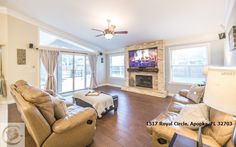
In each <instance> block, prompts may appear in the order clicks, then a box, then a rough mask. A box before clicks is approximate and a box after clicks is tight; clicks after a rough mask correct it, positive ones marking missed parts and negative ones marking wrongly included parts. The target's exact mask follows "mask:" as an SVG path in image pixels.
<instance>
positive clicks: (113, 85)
mask: <svg viewBox="0 0 236 147" xmlns="http://www.w3.org/2000/svg"><path fill="white" fill-rule="evenodd" d="M102 86H112V87H117V88H121V87H122V86H121V85H116V84H110V83H104V84H99V85H98V87H102Z"/></svg>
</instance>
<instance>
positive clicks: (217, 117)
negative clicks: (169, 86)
mask: <svg viewBox="0 0 236 147" xmlns="http://www.w3.org/2000/svg"><path fill="white" fill-rule="evenodd" d="M188 92H189V91H188V90H181V91H180V92H179V94H176V95H175V96H174V97H173V99H172V102H171V103H170V105H169V107H168V110H167V111H166V112H164V113H161V114H160V115H158V116H157V117H156V118H155V119H153V120H152V121H151V122H160V121H164V122H167V123H168V122H173V121H174V120H175V118H176V117H177V116H178V115H179V112H180V111H181V109H182V108H183V107H184V106H185V105H186V104H194V102H193V101H192V100H190V99H188V98H187V94H188ZM209 113H210V115H209V116H210V121H211V122H215V123H217V122H224V121H230V122H232V123H233V124H234V119H233V116H231V115H228V114H225V113H223V112H220V111H217V110H215V109H213V108H210V112H209ZM233 127H234V125H232V126H205V127H204V128H203V130H202V134H203V135H202V140H203V143H204V144H206V145H208V146H211V147H220V146H227V147H233V144H232V141H231V135H232V132H233ZM147 130H148V132H149V133H150V135H151V138H152V146H153V147H167V146H168V145H169V143H170V141H171V139H172V137H173V135H174V133H178V134H180V135H183V136H187V137H189V138H191V139H194V140H197V136H198V135H197V131H195V130H191V129H189V128H186V127H179V126H168V127H166V126H160V125H152V126H147Z"/></svg>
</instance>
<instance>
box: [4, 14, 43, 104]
mask: <svg viewBox="0 0 236 147" xmlns="http://www.w3.org/2000/svg"><path fill="white" fill-rule="evenodd" d="M7 23H8V28H7V30H8V31H7V36H8V37H7V40H8V41H7V44H6V46H4V47H3V50H4V61H5V63H4V72H5V77H6V81H7V88H8V98H9V100H11V99H12V97H11V95H10V93H9V85H10V84H12V83H14V82H16V81H17V80H20V79H23V80H26V81H28V82H29V83H31V84H32V85H33V86H38V85H39V84H38V83H39V78H38V77H39V69H38V67H39V66H38V65H39V62H38V61H39V58H38V52H37V51H35V50H31V49H28V47H27V46H28V43H34V44H35V45H37V44H38V28H37V27H36V26H34V25H32V24H29V23H26V22H24V21H21V20H19V19H17V18H15V17H12V16H8V19H7ZM17 49H26V65H17V57H16V56H17V55H16V52H17Z"/></svg>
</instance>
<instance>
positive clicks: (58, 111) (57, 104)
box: [52, 97, 67, 120]
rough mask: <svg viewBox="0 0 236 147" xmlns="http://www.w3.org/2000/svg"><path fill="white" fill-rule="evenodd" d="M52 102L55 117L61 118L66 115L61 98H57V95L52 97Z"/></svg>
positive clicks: (64, 105)
mask: <svg viewBox="0 0 236 147" xmlns="http://www.w3.org/2000/svg"><path fill="white" fill-rule="evenodd" d="M52 102H53V104H54V115H55V118H56V119H57V120H58V119H61V118H64V117H65V116H66V109H67V107H66V104H65V102H64V101H63V100H61V99H59V98H57V97H52Z"/></svg>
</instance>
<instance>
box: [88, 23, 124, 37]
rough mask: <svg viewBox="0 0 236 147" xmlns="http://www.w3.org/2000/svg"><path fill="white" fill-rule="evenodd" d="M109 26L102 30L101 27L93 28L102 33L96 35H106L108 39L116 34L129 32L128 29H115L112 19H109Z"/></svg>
mask: <svg viewBox="0 0 236 147" xmlns="http://www.w3.org/2000/svg"><path fill="white" fill-rule="evenodd" d="M107 24H108V26H107V28H106V29H105V30H100V29H92V30H94V31H98V32H101V33H102V34H98V35H96V37H100V36H104V37H105V38H106V39H108V40H110V39H112V38H113V36H114V35H116V34H128V31H115V28H116V26H115V25H111V20H110V19H108V20H107Z"/></svg>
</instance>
